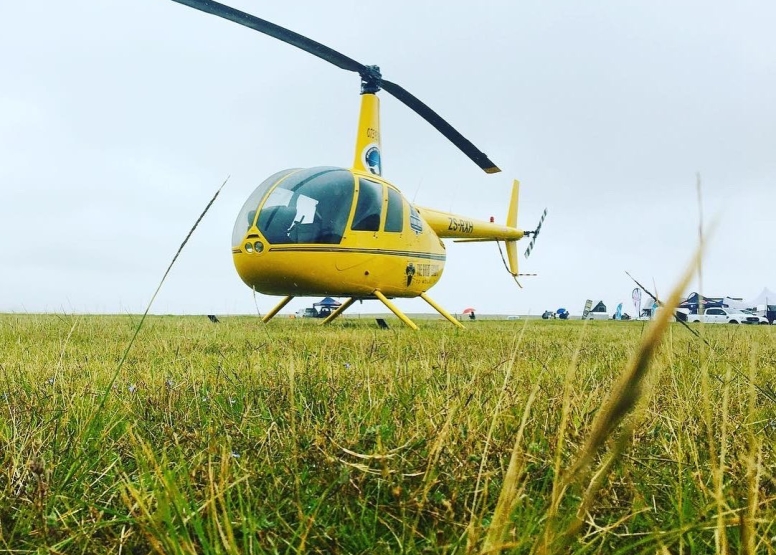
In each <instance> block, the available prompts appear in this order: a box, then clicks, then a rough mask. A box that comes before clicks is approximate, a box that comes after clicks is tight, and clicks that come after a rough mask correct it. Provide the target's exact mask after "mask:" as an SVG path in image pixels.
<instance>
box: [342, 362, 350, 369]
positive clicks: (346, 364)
mask: <svg viewBox="0 0 776 555" xmlns="http://www.w3.org/2000/svg"><path fill="white" fill-rule="evenodd" d="M343 366H344V367H345V370H350V363H349V362H346V363H345V364H343Z"/></svg>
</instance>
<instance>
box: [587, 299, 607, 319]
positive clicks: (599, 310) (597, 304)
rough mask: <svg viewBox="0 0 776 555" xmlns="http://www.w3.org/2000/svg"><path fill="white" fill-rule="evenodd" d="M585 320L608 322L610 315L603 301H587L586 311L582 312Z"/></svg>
mask: <svg viewBox="0 0 776 555" xmlns="http://www.w3.org/2000/svg"><path fill="white" fill-rule="evenodd" d="M582 319H583V320H608V319H609V314H608V313H607V312H606V305H605V304H604V302H603V301H591V300H590V299H588V300H587V302H586V303H585V309H584V310H583V311H582Z"/></svg>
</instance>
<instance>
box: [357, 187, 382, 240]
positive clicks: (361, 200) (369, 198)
mask: <svg viewBox="0 0 776 555" xmlns="http://www.w3.org/2000/svg"><path fill="white" fill-rule="evenodd" d="M382 212H383V186H382V185H381V184H380V183H375V182H374V181H369V180H368V179H359V180H358V203H357V204H356V213H355V214H354V215H353V224H352V225H351V226H350V229H352V230H353V231H379V230H380V217H381V215H382Z"/></svg>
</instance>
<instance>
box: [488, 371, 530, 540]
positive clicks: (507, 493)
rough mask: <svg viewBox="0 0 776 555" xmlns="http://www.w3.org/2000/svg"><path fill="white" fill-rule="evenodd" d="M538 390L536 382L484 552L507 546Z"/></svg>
mask: <svg viewBox="0 0 776 555" xmlns="http://www.w3.org/2000/svg"><path fill="white" fill-rule="evenodd" d="M538 391H539V385H538V384H536V385H535V386H534V388H533V389H532V390H531V394H530V395H529V396H528V401H527V402H526V404H525V409H524V410H523V418H522V420H521V422H520V428H519V429H518V431H517V437H516V438H515V445H514V447H513V448H512V455H511V457H510V459H509V466H508V467H507V472H506V475H505V476H504V484H503V486H502V487H501V493H500V494H499V497H498V502H497V503H496V509H495V510H494V511H493V519H492V520H491V523H490V528H488V535H487V536H486V537H485V544H484V545H483V548H482V553H498V552H500V551H501V550H503V549H504V548H505V546H504V535H505V532H506V527H507V524H508V523H509V516H510V515H511V514H512V512H513V511H514V510H515V507H516V506H517V502H518V500H519V499H520V493H521V492H522V490H523V486H524V483H523V474H524V472H523V471H524V468H525V458H524V455H525V453H524V451H523V448H522V446H523V434H524V433H525V426H526V423H527V422H528V415H529V414H530V413H531V407H532V406H533V402H534V400H535V399H536V394H537V392H538Z"/></svg>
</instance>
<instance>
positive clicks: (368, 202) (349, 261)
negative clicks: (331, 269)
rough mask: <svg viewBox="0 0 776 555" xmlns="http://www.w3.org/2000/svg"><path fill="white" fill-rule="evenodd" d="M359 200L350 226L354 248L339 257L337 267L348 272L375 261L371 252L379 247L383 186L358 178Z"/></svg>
mask: <svg viewBox="0 0 776 555" xmlns="http://www.w3.org/2000/svg"><path fill="white" fill-rule="evenodd" d="M357 193H358V198H357V200H356V209H355V212H354V214H353V221H352V222H351V224H350V229H351V231H353V232H355V233H351V234H350V236H351V237H353V238H354V239H355V240H354V241H353V243H352V244H353V246H354V248H353V249H351V250H350V251H349V252H343V253H342V254H340V255H339V256H338V257H337V262H336V266H337V268H338V269H339V270H348V269H350V268H355V267H356V266H361V265H363V264H366V263H368V262H369V261H371V260H373V259H374V257H375V254H372V253H371V252H370V250H371V249H376V248H378V246H379V241H378V237H377V234H378V232H379V231H380V223H381V221H382V219H383V218H382V216H383V185H382V183H377V182H376V181H371V180H369V179H364V178H358V190H357Z"/></svg>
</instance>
